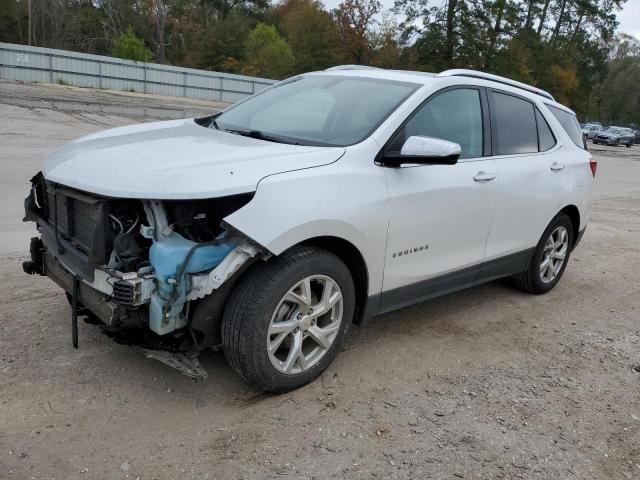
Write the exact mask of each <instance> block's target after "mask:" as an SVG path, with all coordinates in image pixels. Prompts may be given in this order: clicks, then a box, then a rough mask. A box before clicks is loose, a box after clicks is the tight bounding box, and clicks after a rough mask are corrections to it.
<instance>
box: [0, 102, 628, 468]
mask: <svg viewBox="0 0 640 480" xmlns="http://www.w3.org/2000/svg"><path fill="white" fill-rule="evenodd" d="M128 122H131V119H123V118H119V117H113V116H102V115H93V114H82V115H80V114H73V115H71V114H67V113H62V112H56V111H50V110H41V109H26V108H21V107H16V106H7V105H0V138H1V141H2V147H3V148H2V149H0V172H2V175H1V176H0V199H1V200H2V202H0V204H1V205H2V207H1V208H2V209H1V210H0V228H1V230H0V268H1V271H2V272H3V273H4V275H5V280H6V281H5V282H2V284H1V285H0V324H1V325H2V334H1V335H0V426H1V427H0V478H3V479H4V478H7V479H11V478H19V479H23V478H25V479H31V478H35V479H45V478H46V479H50V478H56V479H75V478H79V479H94V478H95V479H124V478H132V479H135V478H139V479H154V478H156V479H173V478H180V479H205V478H208V479H215V478H219V479H227V478H245V479H253V478H284V477H286V478H315V479H325V478H348V479H372V478H400V479H404V478H407V479H408V478H411V479H426V478H433V479H453V480H456V479H458V478H465V479H467V478H484V479H496V478H498V479H517V478H518V479H519V478H525V479H528V478H536V479H552V478H558V479H574V478H575V479H631V478H640V401H639V400H640V386H639V383H640V319H639V314H640V288H639V285H640V269H639V268H638V266H639V265H640V161H639V160H640V155H639V154H640V147H633V148H632V149H626V148H617V149H614V148H607V147H599V148H597V149H596V148H594V149H593V153H594V155H595V157H596V158H597V160H598V162H599V166H598V175H597V185H596V192H595V199H594V205H593V212H592V218H591V223H590V224H589V228H588V229H587V233H586V235H585V237H584V240H583V243H582V244H581V245H580V247H579V248H578V249H577V250H576V251H575V252H574V255H573V256H572V258H571V263H570V265H569V267H568V268H567V271H566V273H565V276H564V278H563V280H562V281H561V282H560V284H559V285H558V286H557V287H556V288H555V289H554V290H553V291H552V292H550V293H549V294H547V295H544V296H531V295H527V294H524V293H521V292H519V291H518V290H516V289H514V288H513V287H512V286H511V285H510V284H509V282H494V283H491V284H488V285H484V286H481V287H477V288H473V289H470V290H467V291H465V292H461V293H457V294H453V295H449V296H446V297H443V298H440V299H437V300H434V301H430V302H428V303H423V304H420V305H416V306H414V307H410V308H406V309H404V310H401V311H398V312H394V313H391V314H387V315H384V316H381V317H378V318H376V319H374V320H373V321H372V322H371V323H370V324H368V325H367V326H365V327H355V328H353V329H352V332H351V336H350V338H349V339H348V341H347V344H346V345H345V347H344V351H343V352H342V353H341V354H340V355H339V356H338V358H337V359H336V361H335V362H334V363H333V364H332V365H331V366H330V367H329V369H328V370H327V371H326V372H325V373H324V374H323V375H322V377H321V378H320V379H318V380H317V381H315V382H314V383H312V384H311V385H309V386H307V387H305V388H302V389H299V390H297V391H295V392H293V393H290V394H286V395H281V396H271V395H263V394H260V393H258V392H256V391H253V390H251V389H250V388H249V387H247V386H246V385H245V384H243V383H242V382H241V381H240V380H239V379H238V378H237V377H235V376H234V375H233V373H232V372H231V371H230V369H229V368H228V367H227V366H226V364H225V361H224V357H223V355H222V354H221V353H215V352H210V353H206V354H205V355H204V356H203V358H202V362H203V365H204V367H205V368H206V369H207V370H208V372H209V379H208V380H207V381H205V382H204V383H194V382H193V381H191V380H189V379H188V378H186V377H184V376H182V375H180V374H179V373H177V372H175V371H173V370H171V369H169V368H167V367H165V366H164V365H162V364H160V363H157V362H154V361H152V360H148V359H146V358H144V356H143V355H142V354H140V353H139V352H138V351H137V350H136V349H134V348H132V347H127V346H122V345H117V344H115V343H113V342H112V341H111V340H110V339H108V338H107V337H105V336H103V335H102V334H101V333H100V332H99V330H98V329H97V328H96V327H94V326H91V325H87V324H84V323H82V322H81V324H80V350H79V351H75V350H73V349H72V348H71V339H70V330H69V308H68V305H67V302H66V300H65V298H64V295H63V294H62V293H61V292H60V290H59V289H58V288H56V287H55V286H54V285H53V284H52V282H51V281H49V280H47V279H46V278H41V277H28V276H26V275H24V274H23V273H22V271H21V268H20V262H21V260H22V259H23V258H24V256H25V250H26V241H27V238H28V237H29V235H30V233H31V231H32V229H31V227H25V226H24V225H23V224H21V223H19V222H20V219H21V216H22V206H21V202H22V198H23V197H24V195H25V192H26V189H27V188H28V187H27V185H28V178H29V177H30V175H32V174H33V173H35V171H37V170H38V166H39V163H40V159H41V157H42V156H43V155H44V154H45V153H46V152H48V151H50V150H52V149H53V148H55V147H56V146H57V145H59V144H61V143H63V142H65V141H67V140H68V139H70V138H73V137H76V136H78V135H80V134H83V133H88V132H90V131H93V130H97V129H99V128H103V127H107V126H115V125H122V124H125V123H128Z"/></svg>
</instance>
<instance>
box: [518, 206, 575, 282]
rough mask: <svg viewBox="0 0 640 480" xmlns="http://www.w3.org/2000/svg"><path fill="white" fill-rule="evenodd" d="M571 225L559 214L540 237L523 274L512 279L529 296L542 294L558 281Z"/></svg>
mask: <svg viewBox="0 0 640 480" xmlns="http://www.w3.org/2000/svg"><path fill="white" fill-rule="evenodd" d="M573 238H574V232H573V224H572V223H571V219H570V218H569V217H568V216H567V215H565V214H564V213H559V214H558V215H556V216H555V218H554V219H553V220H552V221H551V223H550V224H549V226H548V227H547V229H546V230H545V231H544V233H543V234H542V237H541V238H540V241H539V242H538V245H537V247H536V249H535V252H534V254H533V257H532V258H531V261H530V262H529V265H528V266H527V270H526V271H524V272H523V273H521V274H520V275H518V276H516V282H517V284H518V286H519V287H520V288H521V289H522V290H524V291H527V292H530V293H536V294H540V293H546V292H548V291H549V290H551V289H552V288H553V287H555V286H556V284H557V283H558V282H559V281H560V278H561V277H562V274H563V273H564V269H565V268H566V267H567V263H568V262H569V255H570V254H571V246H572V245H573Z"/></svg>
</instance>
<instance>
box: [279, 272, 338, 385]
mask: <svg viewBox="0 0 640 480" xmlns="http://www.w3.org/2000/svg"><path fill="white" fill-rule="evenodd" d="M343 310H344V301H343V297H342V291H341V290H340V287H339V286H338V284H337V283H336V282H335V281H334V280H333V279H331V278H330V277H328V276H326V275H312V276H309V277H306V278H304V279H303V280H301V281H300V282H298V283H296V284H295V285H294V286H293V287H292V288H291V289H290V290H289V291H288V292H287V293H286V294H285V296H284V297H283V298H282V299H281V300H280V302H279V303H278V306H277V307H276V309H275V312H274V313H273V316H272V317H271V322H270V323H269V328H268V331H267V350H268V354H269V360H270V361H271V365H273V367H274V368H275V369H276V370H278V371H279V372H280V373H283V374H285V375H294V374H298V373H302V372H305V371H307V370H309V369H310V368H312V367H313V366H315V365H316V364H317V363H318V362H319V361H320V360H321V359H322V357H324V356H325V354H326V353H327V352H328V351H329V349H330V348H331V346H332V345H333V343H334V341H335V339H336V338H337V336H338V333H339V331H340V325H341V323H342V316H343Z"/></svg>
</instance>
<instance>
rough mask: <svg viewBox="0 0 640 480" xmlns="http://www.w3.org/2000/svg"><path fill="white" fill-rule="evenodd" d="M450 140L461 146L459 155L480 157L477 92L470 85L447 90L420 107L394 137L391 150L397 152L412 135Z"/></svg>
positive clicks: (480, 135)
mask: <svg viewBox="0 0 640 480" xmlns="http://www.w3.org/2000/svg"><path fill="white" fill-rule="evenodd" d="M415 135H417V136H424V137H434V138H441V139H443V140H449V141H450V142H455V143H457V144H459V145H460V148H461V150H462V153H461V155H460V158H475V157H481V156H482V108H481V106H480V92H479V91H478V90H477V89H472V88H458V89H455V90H448V91H445V92H443V93H440V94H438V95H437V96H435V97H433V98H432V99H430V100H429V101H428V102H427V103H425V104H424V105H423V106H421V107H420V108H419V109H418V110H417V111H416V113H415V114H414V115H413V117H411V119H410V120H409V121H408V122H407V124H406V125H405V127H404V128H403V129H402V131H401V132H400V133H399V134H398V136H397V137H396V138H395V139H394V141H393V143H392V145H391V147H390V150H391V151H396V152H397V151H400V149H401V148H402V145H403V143H404V141H405V140H406V139H407V138H409V137H411V136H415Z"/></svg>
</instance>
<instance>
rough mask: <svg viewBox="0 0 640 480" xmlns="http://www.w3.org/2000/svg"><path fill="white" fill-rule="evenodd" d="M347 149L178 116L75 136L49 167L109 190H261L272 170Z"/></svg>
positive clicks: (193, 193)
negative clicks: (248, 133)
mask: <svg viewBox="0 0 640 480" xmlns="http://www.w3.org/2000/svg"><path fill="white" fill-rule="evenodd" d="M343 154H344V148H341V147H307V146H299V145H287V144H282V143H273V142H267V141H264V140H257V139H254V138H248V137H243V136H240V135H235V134H232V133H227V132H222V131H219V130H213V129H209V128H205V127H202V126H200V125H198V124H197V123H195V121H194V120H193V119H187V120H171V121H168V122H153V123H144V124H139V125H131V126H127V127H120V128H114V129H111V130H106V131H103V132H99V133H95V134H91V135H88V136H85V137H82V138H79V139H77V140H74V141H73V142H70V143H68V144H66V145H64V146H63V147H62V148H60V149H59V150H56V151H55V152H54V153H52V154H51V155H50V156H49V157H47V158H46V160H45V163H44V168H43V170H42V173H43V175H44V177H45V178H46V179H47V180H50V181H53V182H56V183H60V184H62V185H66V186H68V187H72V188H77V189H79V190H84V191H86V192H91V193H95V194H98V195H105V196H109V197H121V198H147V199H165V200H169V199H176V200H178V199H195V198H212V197H221V196H226V195H234V194H237V193H246V192H252V191H255V189H256V186H257V184H258V182H259V181H260V180H261V179H263V178H264V177H266V176H268V175H274V174H277V173H283V172H288V171H292V170H299V169H304V168H312V167H319V166H322V165H327V164H329V163H333V162H335V161H336V160H338V159H339V158H340V157H341V156H342V155H343Z"/></svg>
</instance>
